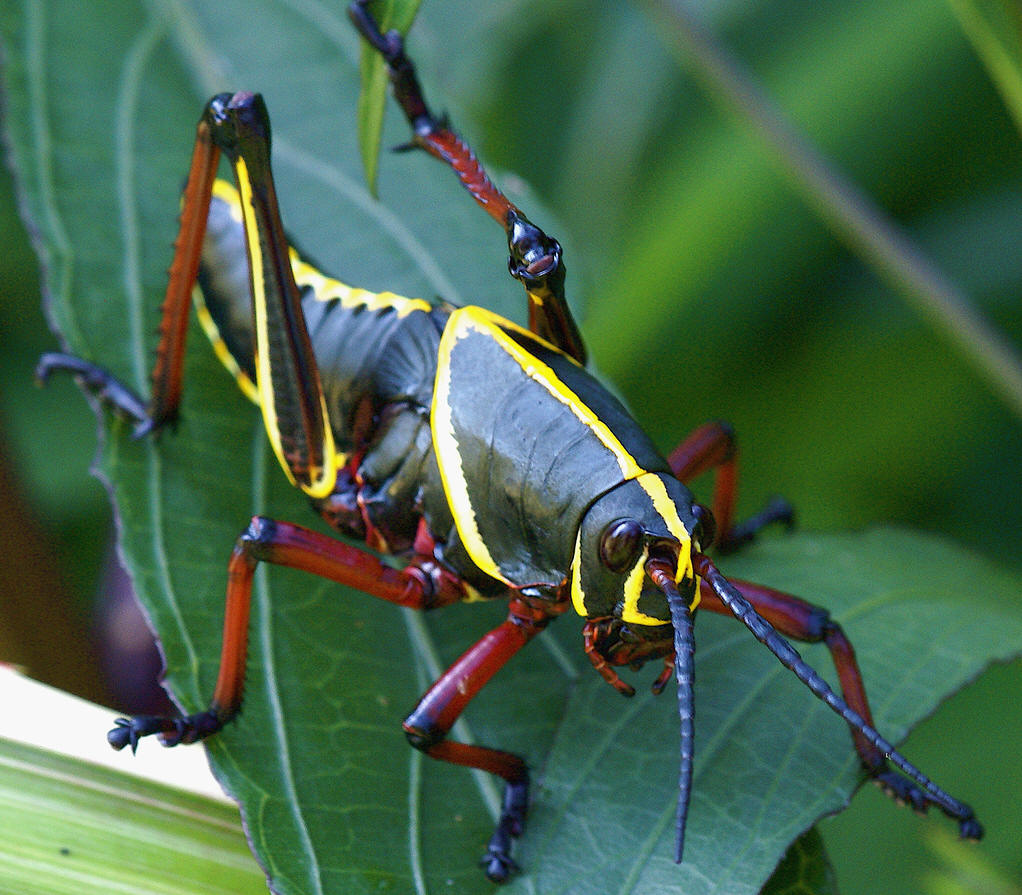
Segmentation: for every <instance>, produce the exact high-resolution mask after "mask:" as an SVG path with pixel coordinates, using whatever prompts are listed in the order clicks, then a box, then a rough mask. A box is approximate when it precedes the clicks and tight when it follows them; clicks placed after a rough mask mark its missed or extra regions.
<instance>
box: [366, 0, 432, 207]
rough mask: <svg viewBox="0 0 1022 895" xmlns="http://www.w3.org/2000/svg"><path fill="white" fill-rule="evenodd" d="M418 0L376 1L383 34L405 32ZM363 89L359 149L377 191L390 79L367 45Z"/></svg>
mask: <svg viewBox="0 0 1022 895" xmlns="http://www.w3.org/2000/svg"><path fill="white" fill-rule="evenodd" d="M419 2H420V0H402V2H395V0H390V2H388V3H386V4H384V3H378V4H376V6H377V7H379V8H378V9H374V14H375V15H376V16H377V21H378V22H379V23H380V30H381V31H382V32H383V33H384V34H386V33H387V31H388V30H389V29H393V30H395V31H397V32H399V33H400V34H407V33H408V29H409V28H411V26H412V22H413V21H414V20H415V14H416V12H418V9H419ZM360 74H361V78H362V92H361V93H360V94H359V97H358V148H359V152H361V153H362V165H363V166H364V167H365V175H366V183H367V184H369V191H370V192H371V193H372V194H373V195H374V196H375V195H376V178H377V173H378V169H379V158H380V145H381V143H382V140H383V113H384V111H385V107H386V104H387V100H388V97H387V87H388V86H389V85H390V79H389V77H388V75H387V65H386V63H385V62H384V61H383V57H382V56H380V54H379V53H377V52H376V51H375V50H371V49H370V48H369V47H368V46H363V47H362V61H361V65H360Z"/></svg>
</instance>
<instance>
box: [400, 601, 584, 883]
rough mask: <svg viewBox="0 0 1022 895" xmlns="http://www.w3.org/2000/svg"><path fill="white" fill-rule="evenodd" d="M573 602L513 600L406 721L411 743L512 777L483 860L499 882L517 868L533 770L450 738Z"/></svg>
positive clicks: (518, 760)
mask: <svg viewBox="0 0 1022 895" xmlns="http://www.w3.org/2000/svg"><path fill="white" fill-rule="evenodd" d="M566 605H567V604H562V603H557V604H554V605H552V606H551V605H546V604H541V603H536V604H532V603H530V602H529V601H527V600H525V599H522V598H517V597H516V598H512V600H511V603H510V607H509V611H508V617H507V619H506V620H505V621H504V622H503V623H502V624H500V625H499V626H498V627H496V628H494V629H493V630H492V631H490V632H489V633H488V634H486V635H485V636H484V637H483V638H482V639H480V640H479V641H478V642H477V643H476V644H475V645H474V646H472V647H470V648H469V649H468V650H467V651H466V652H465V653H464V655H462V657H461V658H460V659H458V661H457V662H455V663H454V664H453V665H452V666H451V667H450V668H449V669H447V671H446V672H445V673H444V674H443V676H441V677H440V679H439V680H438V681H437V682H436V683H435V684H433V686H432V687H430V688H429V690H428V692H427V693H426V695H425V696H423V697H422V699H421V701H420V702H419V704H418V705H417V706H416V707H415V709H414V710H413V711H412V713H411V714H410V715H409V716H408V717H407V718H406V719H405V723H404V728H405V733H406V734H407V735H408V741H409V742H410V743H411V744H412V745H413V746H415V747H416V748H417V749H421V750H423V751H424V752H425V753H426V754H427V755H429V756H430V757H432V758H437V759H440V760H441V761H449V762H451V763H452V764H458V765H465V766H467V767H471V768H479V769H480V770H483V771H488V772H489V773H491V774H496V775H497V776H498V777H502V778H503V779H504V780H505V781H507V786H506V787H505V790H504V802H503V806H502V808H501V813H500V819H499V820H498V822H497V828H496V830H495V831H494V833H493V836H492V837H491V838H490V842H489V845H488V846H487V849H486V854H485V855H484V856H483V859H482V864H483V867H484V868H485V870H486V875H487V876H488V877H489V878H490V879H491V880H493V881H494V882H503V881H504V880H506V879H507V878H508V876H509V875H510V874H511V873H513V872H514V871H515V870H516V869H517V867H516V865H515V862H514V860H513V859H512V858H511V840H512V838H514V837H516V836H518V835H520V834H521V832H522V829H523V827H524V823H525V815H526V811H527V809H528V803H529V770H528V768H527V767H526V765H525V761H524V759H522V758H521V757H520V756H518V755H513V754H512V753H510V752H503V751H501V750H499V749H491V748H489V747H487V746H475V745H470V744H468V743H456V742H452V741H450V740H448V739H447V738H446V737H447V734H448V733H449V732H450V729H451V727H452V726H453V725H454V722H455V721H457V719H458V717H459V716H460V715H461V713H462V712H463V711H464V710H465V707H466V706H467V705H468V703H469V702H470V701H471V700H472V699H473V698H474V697H475V695H476V694H477V693H478V692H479V691H480V690H481V689H482V688H483V687H484V686H486V684H487V683H488V682H489V680H490V678H492V677H493V675H494V674H496V673H497V672H498V671H499V670H500V669H501V668H503V667H504V665H505V664H506V663H507V662H508V660H509V659H510V658H511V657H512V656H513V655H514V654H515V653H517V652H518V650H520V649H521V648H522V647H523V646H525V644H526V643H528V642H529V641H530V640H531V639H532V638H533V637H535V636H536V635H537V634H538V633H539V632H540V631H542V630H543V629H544V628H545V627H546V626H547V623H548V622H549V621H550V619H551V618H552V617H553V616H555V615H559V614H560V613H561V612H563V611H564V609H565V608H566Z"/></svg>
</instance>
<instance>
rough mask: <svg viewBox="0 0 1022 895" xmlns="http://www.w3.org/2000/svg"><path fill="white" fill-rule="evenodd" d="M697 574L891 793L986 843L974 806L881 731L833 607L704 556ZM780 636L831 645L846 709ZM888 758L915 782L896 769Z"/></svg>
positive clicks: (709, 595)
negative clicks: (724, 571)
mask: <svg viewBox="0 0 1022 895" xmlns="http://www.w3.org/2000/svg"><path fill="white" fill-rule="evenodd" d="M696 572H697V574H699V575H700V576H702V577H701V578H700V581H699V595H700V604H699V605H700V607H702V608H705V609H708V610H710V611H711V612H717V613H720V614H721V615H735V616H737V617H738V618H739V619H740V620H741V621H743V622H744V623H745V624H746V625H747V626H748V627H749V628H750V630H752V631H753V633H754V634H755V635H756V637H757V638H759V639H760V640H761V641H762V642H763V643H765V644H766V645H767V646H768V647H770V649H771V651H772V652H774V654H775V655H776V656H777V657H778V658H779V659H780V660H781V662H782V663H784V665H786V666H787V667H788V668H790V669H791V670H792V671H794V672H795V674H796V675H797V676H798V677H799V679H800V680H802V681H803V682H804V683H806V684H807V686H809V687H810V689H812V691H813V692H814V693H815V694H816V695H817V696H819V697H820V698H821V699H822V700H823V701H824V702H826V703H827V705H829V706H830V707H831V708H832V709H834V710H835V711H836V712H838V714H840V715H841V716H842V717H843V718H844V719H845V720H846V721H847V722H848V725H849V728H850V729H851V733H852V741H853V742H854V744H855V751H856V752H857V753H858V755H859V758H860V760H861V761H862V765H863V767H864V768H865V769H866V771H867V772H868V773H869V775H870V776H871V777H872V778H873V779H874V780H875V781H876V782H877V783H878V784H879V785H880V786H881V787H882V788H883V789H884V790H885V791H886V792H887V793H888V794H889V795H891V796H893V797H894V798H896V799H898V800H899V801H904V802H907V803H909V804H911V805H912V807H913V808H914V809H915V810H917V811H925V810H926V808H927V807H929V806H930V805H936V806H937V807H938V808H940V809H941V810H942V811H943V812H944V813H945V814H947V815H948V816H949V817H952V818H954V819H956V820H957V821H958V822H959V826H960V833H961V836H962V838H964V839H979V838H980V837H981V836H982V835H983V828H982V827H981V826H980V824H979V822H978V821H977V820H976V819H975V817H974V816H973V813H972V809H971V808H969V806H968V805H966V804H964V803H962V802H959V801H957V800H956V799H953V798H952V797H951V796H949V795H948V794H947V793H945V792H944V791H943V790H941V789H940V788H939V787H937V786H936V785H935V784H934V783H933V782H932V781H930V780H928V779H927V778H926V777H925V776H924V775H922V774H921V773H920V772H919V771H918V769H916V768H915V767H914V766H912V765H911V764H910V763H909V762H908V761H907V760H906V759H905V758H904V757H902V756H901V755H900V754H899V753H897V752H896V751H895V749H894V747H893V746H891V744H890V743H888V742H886V740H883V739H882V738H881V737H880V735H879V734H878V733H877V732H876V726H875V724H874V723H873V716H872V713H871V712H870V709H869V701H868V699H867V698H866V688H865V686H864V684H863V681H862V674H861V672H860V671H859V666H858V663H857V662H856V660H855V651H854V649H853V648H852V644H851V642H850V641H849V640H848V638H847V637H846V636H845V633H844V631H842V629H841V626H840V625H839V624H838V623H837V622H835V621H834V620H833V619H832V618H831V617H830V613H829V612H828V611H827V610H826V609H824V608H822V607H820V606H816V605H814V604H812V603H809V602H807V601H805V600H803V599H800V598H799V597H796V596H793V595H791V594H787V593H783V592H782V591H778V590H774V589H773V588H770V587H766V586H764V585H762V584H753V583H752V582H749V581H737V580H730V581H729V583H728V582H726V581H724V579H723V576H721V575H720V573H719V572H718V571H717V570H716V568H715V567H713V565H712V564H711V563H710V562H709V561H708V560H707V559H706V558H705V557H703V556H697V558H696ZM729 587H733V588H737V591H738V594H739V596H740V597H741V598H744V600H745V601H747V606H748V607H749V608H746V607H743V606H741V605H734V600H733V594H732V595H728V589H729ZM725 597H727V599H726V600H725ZM728 603H731V604H732V605H728ZM750 609H751V611H750ZM763 621H766V622H769V624H770V625H772V626H773V629H775V630H767V629H766V628H765V626H763V625H762V622H763ZM778 632H780V634H783V635H786V636H788V637H791V638H792V639H794V640H799V641H803V642H806V643H819V642H823V643H825V644H826V646H827V649H828V650H829V651H830V654H831V658H832V659H833V661H834V667H835V668H836V669H837V673H838V680H839V682H840V689H841V694H842V696H843V697H844V700H843V703H842V701H841V700H838V699H837V697H836V696H835V694H834V693H833V692H831V691H830V688H829V687H828V685H827V684H826V683H825V682H824V681H823V680H822V679H820V678H819V676H818V675H817V674H816V673H815V672H814V671H812V669H810V668H809V667H808V666H807V665H806V664H805V663H804V662H803V661H802V660H801V658H800V657H799V656H798V654H797V653H796V652H795V651H794V650H793V649H792V648H791V647H790V646H788V644H787V643H786V642H785V641H783V639H782V638H781V637H778ZM888 758H889V759H890V761H893V762H895V763H896V764H897V765H898V767H899V768H901V769H902V770H903V771H904V772H905V773H906V774H907V775H908V776H902V775H901V774H900V773H898V772H897V771H895V770H894V769H893V768H892V767H891V766H890V763H889V761H888ZM910 777H911V779H909V778H910Z"/></svg>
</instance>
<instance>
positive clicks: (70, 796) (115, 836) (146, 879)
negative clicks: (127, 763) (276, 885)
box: [0, 739, 265, 895]
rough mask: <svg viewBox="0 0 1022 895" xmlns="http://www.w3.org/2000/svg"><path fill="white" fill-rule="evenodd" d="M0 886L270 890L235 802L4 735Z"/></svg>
mask: <svg viewBox="0 0 1022 895" xmlns="http://www.w3.org/2000/svg"><path fill="white" fill-rule="evenodd" d="M0 810H2V811H3V817H4V840H3V844H2V846H0V889H2V890H3V891H4V892H18V893H19V895H64V893H67V895H100V893H103V895H109V893H111V892H118V893H121V892H123V893H129V892H151V893H154V895H155V893H168V895H169V893H174V892H201V893H203V895H217V893H222V895H242V893H258V892H261V891H265V886H264V884H263V876H262V873H260V871H259V868H258V866H257V865H256V864H255V862H254V861H253V860H252V857H251V855H250V854H249V852H248V844H247V843H246V841H245V837H244V835H243V833H242V831H241V825H240V823H239V818H238V813H237V811H236V810H235V809H234V808H233V806H230V805H225V804H223V803H221V802H216V801H213V800H212V799H210V798H208V797H200V796H193V795H188V794H183V793H180V792H178V791H176V790H173V789H170V788H168V787H166V786H163V785H159V784H155V783H150V782H148V781H145V780H142V779H140V778H138V777H132V776H128V775H127V774H124V773H119V772H114V771H110V770H109V769H106V768H100V767H97V766H96V765H91V764H88V763H87V762H83V761H78V760H76V759H74V758H70V757H67V756H64V755H57V754H54V753H52V752H47V751H44V750H41V749H35V748H32V747H30V746H25V745H23V744H21V743H15V742H12V741H10V740H6V739H0Z"/></svg>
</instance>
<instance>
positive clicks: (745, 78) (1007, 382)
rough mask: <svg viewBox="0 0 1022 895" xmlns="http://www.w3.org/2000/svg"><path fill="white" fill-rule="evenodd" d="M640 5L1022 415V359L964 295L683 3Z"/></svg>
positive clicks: (718, 95)
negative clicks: (833, 163) (832, 160)
mask: <svg viewBox="0 0 1022 895" xmlns="http://www.w3.org/2000/svg"><path fill="white" fill-rule="evenodd" d="M643 5H644V6H645V7H646V8H647V10H648V11H649V13H650V15H651V16H652V17H653V18H654V20H655V22H656V24H657V25H659V28H658V29H657V33H658V34H660V35H661V36H662V39H663V40H664V41H665V43H666V45H667V46H668V47H669V48H670V49H671V50H673V51H674V52H676V53H677V54H678V56H679V57H680V58H682V59H683V60H684V61H685V62H687V63H690V64H691V65H692V66H693V68H694V70H695V73H696V74H697V75H698V77H699V78H700V79H701V80H702V81H703V83H704V84H705V85H706V87H707V89H708V91H709V93H710V94H711V95H712V96H713V98H714V99H715V100H717V101H718V102H720V103H721V104H723V105H724V106H726V107H727V108H729V109H731V110H732V111H733V112H735V113H736V114H737V115H738V117H739V119H740V120H741V121H742V122H743V123H744V124H745V125H746V126H747V127H748V128H749V129H750V130H751V131H752V132H753V133H754V134H756V135H757V136H758V137H759V138H760V139H761V140H762V141H763V143H764V144H765V146H766V147H767V149H768V150H769V151H770V153H771V155H772V156H774V157H775V158H776V160H777V161H778V162H779V163H780V165H781V167H782V168H783V169H784V171H785V172H786V173H787V175H788V176H789V178H790V179H791V181H792V183H793V184H794V185H795V187H796V188H797V189H798V190H799V191H800V192H802V193H803V194H804V196H805V198H806V199H807V201H808V202H809V204H810V205H811V206H812V207H813V208H815V209H816V211H817V212H818V213H819V214H820V215H821V217H822V218H823V219H824V220H825V221H826V222H827V223H828V224H829V225H830V226H831V227H832V228H833V229H834V230H835V231H836V233H837V234H838V235H839V237H840V238H841V239H842V240H844V241H845V242H846V244H848V245H849V246H850V248H851V249H852V250H853V251H855V252H856V253H857V254H859V255H860V256H861V257H863V258H864V259H865V260H866V262H867V263H869V264H870V265H871V266H872V267H873V268H874V269H875V270H876V271H877V273H879V274H880V275H881V276H882V277H883V278H884V279H886V280H887V281H888V282H890V283H891V284H892V285H893V286H894V287H895V288H896V289H897V291H899V292H900V293H901V294H902V295H903V296H905V297H906V298H907V299H908V300H909V301H910V303H911V304H912V306H913V307H914V308H916V310H917V311H919V312H920V313H921V314H922V316H923V317H924V318H926V319H927V320H928V321H929V322H930V324H931V325H932V326H933V327H934V328H935V329H936V330H937V331H938V332H939V333H940V334H941V335H942V336H943V337H944V338H946V339H947V340H948V341H949V342H950V343H951V345H952V346H953V347H954V348H955V349H956V350H958V351H959V352H960V353H961V354H962V355H963V356H964V357H965V358H966V359H967V360H968V361H969V363H970V364H971V365H972V366H973V367H974V368H975V369H976V370H977V371H978V372H979V373H980V374H981V375H982V376H983V377H984V378H985V379H986V380H987V382H988V383H989V384H990V385H991V386H992V387H993V389H994V390H995V391H996V392H997V393H998V394H999V395H1000V396H1001V398H1002V399H1003V400H1004V402H1005V403H1006V404H1007V405H1008V407H1010V408H1011V410H1012V411H1013V412H1014V413H1015V414H1016V415H1017V416H1019V417H1022V361H1020V359H1019V357H1018V356H1017V354H1016V352H1015V351H1014V349H1013V347H1012V346H1011V345H1010V344H1009V343H1008V342H1007V341H1006V340H1005V339H1004V338H1003V337H1002V336H1001V335H1000V333H998V332H997V331H996V330H995V329H994V328H993V327H992V326H991V325H990V324H989V323H988V322H987V320H986V319H985V318H984V317H983V315H982V314H980V313H979V311H977V309H976V308H975V307H974V306H973V304H972V303H971V302H970V301H969V299H968V298H967V296H966V295H965V294H964V293H963V292H962V291H961V290H960V289H959V288H958V287H957V286H956V285H955V284H954V283H952V282H951V280H950V279H949V278H948V277H947V276H946V275H945V274H943V273H942V272H941V271H940V270H938V269H937V267H936V266H934V265H933V264H932V263H931V262H930V260H929V259H928V258H926V257H925V256H924V255H923V254H922V253H921V252H920V251H919V250H918V249H917V248H916V247H915V246H914V245H913V244H912V242H911V241H910V240H909V239H908V237H907V236H906V235H905V234H904V233H903V232H902V231H901V230H900V229H899V228H898V227H897V226H896V225H895V223H894V222H893V221H892V220H891V219H890V218H889V217H888V216H887V215H886V214H884V212H883V211H882V210H881V209H880V208H879V207H877V205H875V204H874V203H873V202H872V201H870V199H869V198H868V197H867V196H866V195H865V194H863V193H862V191H861V190H859V189H858V188H857V187H856V186H855V185H854V184H852V183H851V182H850V181H849V180H848V179H847V178H845V177H844V176H843V175H842V174H841V173H840V172H839V171H837V170H836V169H835V167H834V166H833V165H832V164H831V163H830V162H829V161H828V160H827V159H826V158H825V157H824V155H823V154H822V153H821V152H820V151H819V150H818V149H817V148H816V147H815V146H814V145H813V143H812V141H811V140H809V139H808V138H807V137H806V136H805V135H804V134H803V133H801V132H800V131H799V130H798V129H797V128H796V127H795V126H794V125H793V124H792V123H791V122H790V121H789V120H788V119H787V118H786V117H785V116H784V114H783V113H782V112H781V111H780V110H779V109H778V108H777V106H776V105H775V104H774V102H773V101H772V100H771V99H770V98H769V97H768V96H767V95H766V93H765V92H764V91H763V90H762V89H761V88H760V87H759V85H758V84H757V83H756V82H755V80H754V79H753V77H752V76H751V75H750V73H749V72H747V71H746V70H745V68H744V67H743V66H742V65H741V63H740V62H739V61H738V60H737V59H736V58H734V57H733V56H732V55H731V54H730V53H728V51H727V50H726V49H725V48H724V47H722V46H721V45H720V44H719V43H718V42H716V41H715V40H714V38H713V36H712V35H711V34H710V33H709V32H708V31H707V30H706V29H705V28H704V27H703V26H702V24H701V23H700V22H699V21H698V20H697V19H696V17H694V16H693V15H691V14H690V13H689V12H688V10H687V9H686V8H685V6H684V4H683V3H682V2H680V0H666V2H652V0H644V3H643Z"/></svg>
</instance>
